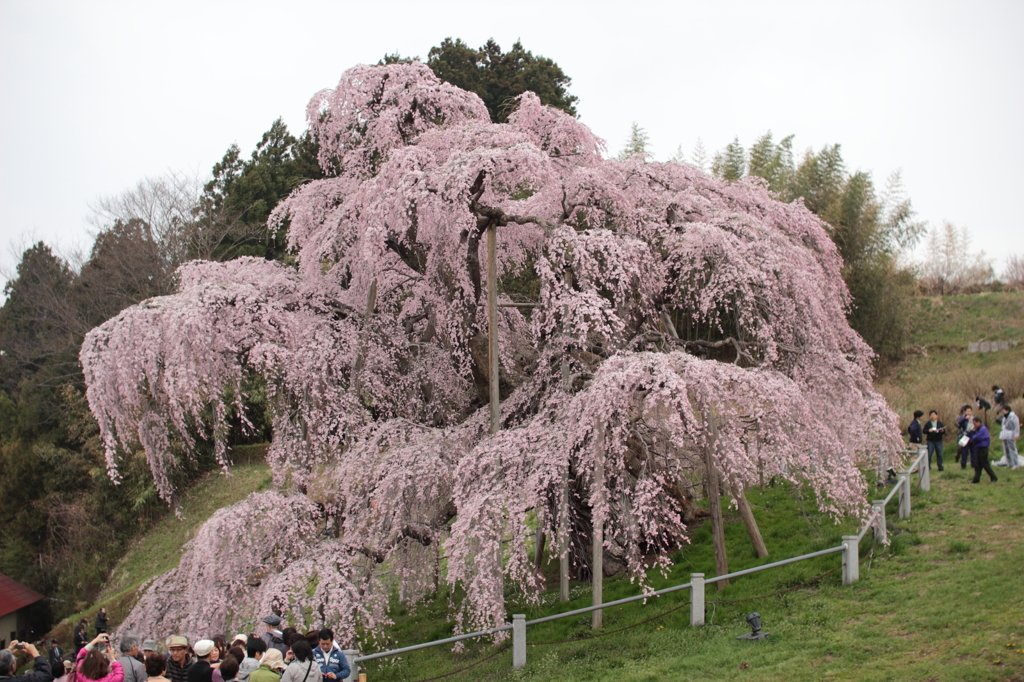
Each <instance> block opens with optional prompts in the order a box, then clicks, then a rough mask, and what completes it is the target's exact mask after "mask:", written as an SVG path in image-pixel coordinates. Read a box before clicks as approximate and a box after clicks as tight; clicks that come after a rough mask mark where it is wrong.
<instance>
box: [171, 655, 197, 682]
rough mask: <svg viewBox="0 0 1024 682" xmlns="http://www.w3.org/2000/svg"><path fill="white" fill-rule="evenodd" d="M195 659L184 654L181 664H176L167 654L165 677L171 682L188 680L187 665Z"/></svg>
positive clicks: (185, 681)
mask: <svg viewBox="0 0 1024 682" xmlns="http://www.w3.org/2000/svg"><path fill="white" fill-rule="evenodd" d="M194 661H195V659H194V658H192V657H191V656H186V657H185V661H184V663H183V664H182V665H178V664H177V663H175V662H174V659H173V658H171V655H170V654H169V653H168V654H167V673H166V677H167V679H169V680H171V682H188V669H189V666H191V665H192V663H193V662H194Z"/></svg>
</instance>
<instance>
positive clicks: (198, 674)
mask: <svg viewBox="0 0 1024 682" xmlns="http://www.w3.org/2000/svg"><path fill="white" fill-rule="evenodd" d="M186 673H187V679H188V682H213V666H211V665H210V662H209V661H202V660H200V661H196V662H195V663H193V664H192V665H191V666H189V669H188V670H187V671H186Z"/></svg>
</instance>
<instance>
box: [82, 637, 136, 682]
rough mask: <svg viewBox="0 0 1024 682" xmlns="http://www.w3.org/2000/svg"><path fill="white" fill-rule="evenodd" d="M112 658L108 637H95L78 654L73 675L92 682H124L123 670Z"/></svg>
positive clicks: (112, 653)
mask: <svg viewBox="0 0 1024 682" xmlns="http://www.w3.org/2000/svg"><path fill="white" fill-rule="evenodd" d="M114 658H115V656H114V650H113V649H112V648H111V647H110V637H109V636H108V635H106V634H100V635H97V637H96V639H94V640H92V641H91V642H89V643H88V644H86V645H85V647H84V648H83V649H82V650H81V651H79V652H78V663H77V668H76V670H75V674H76V676H77V677H82V678H85V679H86V680H92V682H124V669H123V668H121V664H120V663H118V662H117V661H116V660H114Z"/></svg>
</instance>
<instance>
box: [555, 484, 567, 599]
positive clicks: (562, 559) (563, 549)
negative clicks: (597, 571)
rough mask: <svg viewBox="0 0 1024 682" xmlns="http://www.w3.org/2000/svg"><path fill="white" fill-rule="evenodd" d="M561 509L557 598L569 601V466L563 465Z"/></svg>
mask: <svg viewBox="0 0 1024 682" xmlns="http://www.w3.org/2000/svg"><path fill="white" fill-rule="evenodd" d="M562 509H564V510H565V522H564V523H563V524H562V528H561V532H559V534H558V598H559V600H560V601H561V602H563V603H565V602H567V601H569V467H568V466H566V467H565V480H564V481H562Z"/></svg>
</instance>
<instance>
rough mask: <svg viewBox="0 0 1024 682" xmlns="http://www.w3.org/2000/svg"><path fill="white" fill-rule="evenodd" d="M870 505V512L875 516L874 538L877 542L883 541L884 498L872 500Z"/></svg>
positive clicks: (884, 536) (884, 530) (884, 532)
mask: <svg viewBox="0 0 1024 682" xmlns="http://www.w3.org/2000/svg"><path fill="white" fill-rule="evenodd" d="M871 507H872V514H873V515H874V517H875V521H874V524H875V540H876V541H878V542H885V538H886V529H885V500H872V501H871Z"/></svg>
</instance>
